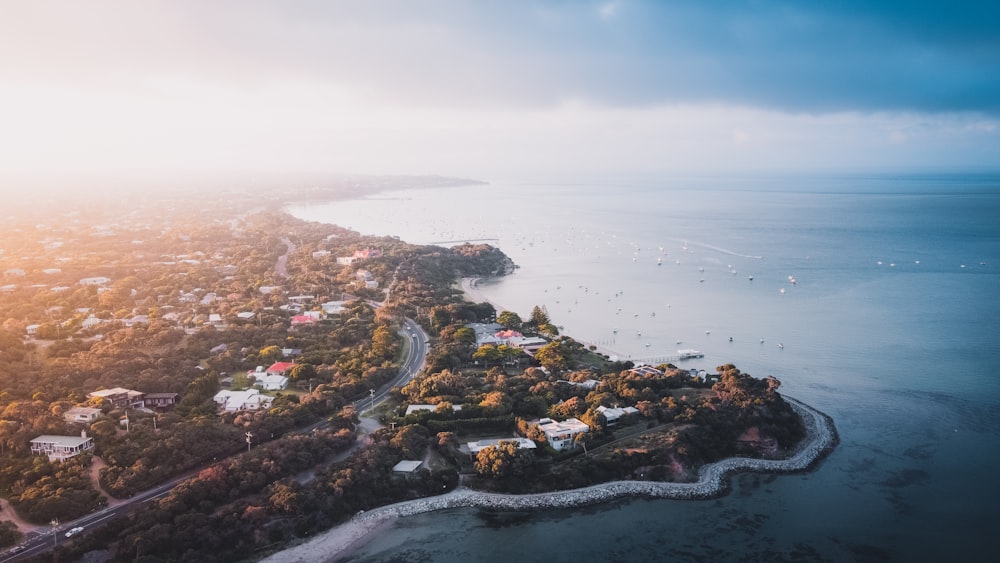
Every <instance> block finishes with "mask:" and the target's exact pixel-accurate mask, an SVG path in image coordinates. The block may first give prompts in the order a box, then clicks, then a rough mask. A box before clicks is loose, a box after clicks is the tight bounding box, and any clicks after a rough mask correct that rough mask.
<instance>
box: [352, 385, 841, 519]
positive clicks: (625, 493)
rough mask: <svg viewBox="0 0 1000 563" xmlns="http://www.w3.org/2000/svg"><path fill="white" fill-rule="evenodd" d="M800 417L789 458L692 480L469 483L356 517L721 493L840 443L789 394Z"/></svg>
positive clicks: (719, 469) (749, 461) (719, 466)
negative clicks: (740, 476) (505, 486)
mask: <svg viewBox="0 0 1000 563" xmlns="http://www.w3.org/2000/svg"><path fill="white" fill-rule="evenodd" d="M786 400H788V402H789V403H790V404H791V405H792V407H793V408H794V409H795V410H796V412H798V413H799V415H800V416H801V417H802V420H803V423H804V424H805V427H806V438H805V439H803V440H802V443H801V444H799V446H798V448H797V449H796V450H795V452H793V453H792V455H790V456H789V457H787V458H785V459H754V458H744V457H731V458H726V459H724V460H721V461H717V462H715V463H710V464H707V465H705V466H703V467H702V468H701V470H700V471H699V472H698V475H699V477H698V480H697V481H695V482H693V483H663V482H656V481H612V482H609V483H601V484H599V485H593V486H590V487H585V488H582V489H572V490H567V491H553V492H549V493H538V494H530V495H505V494H498V493H484V492H479V491H473V490H471V489H466V488H461V487H460V488H458V489H455V490H454V491H452V492H450V493H447V494H444V495H441V496H438V497H431V498H424V499H416V500H411V501H406V502H401V503H398V504H392V505H388V506H383V507H380V508H377V509H375V510H372V511H370V512H369V513H365V514H362V515H359V516H358V518H381V517H384V516H386V515H390V516H393V517H398V516H409V515H413V514H419V513H422V512H429V511H432V510H443V509H448V508H462V507H479V508H484V509H488V510H515V511H521V510H541V509H547V508H566V507H573V506H582V505H587V504H596V503H602V502H607V501H610V500H615V499H619V498H623V497H650V498H671V499H704V498H713V497H718V496H720V495H722V494H724V493H725V492H726V491H727V490H728V487H729V477H730V476H731V475H733V474H735V473H742V472H760V473H797V472H801V471H806V470H808V469H809V468H811V467H812V466H813V465H815V464H816V463H817V462H818V461H819V460H821V459H822V458H823V457H824V456H826V454H827V453H829V452H830V451H831V450H832V449H833V448H834V447H835V446H836V444H837V442H838V437H837V430H836V428H835V427H834V425H833V421H832V420H831V419H830V417H828V416H826V415H825V414H823V413H821V412H819V411H817V410H815V409H813V408H812V407H809V406H808V405H806V404H804V403H802V402H800V401H797V400H795V399H790V398H787V397H786Z"/></svg>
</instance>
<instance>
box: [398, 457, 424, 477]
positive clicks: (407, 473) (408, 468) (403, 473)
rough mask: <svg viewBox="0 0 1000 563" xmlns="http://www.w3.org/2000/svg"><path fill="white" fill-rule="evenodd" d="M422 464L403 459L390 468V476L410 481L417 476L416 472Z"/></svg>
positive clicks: (417, 461)
mask: <svg viewBox="0 0 1000 563" xmlns="http://www.w3.org/2000/svg"><path fill="white" fill-rule="evenodd" d="M423 464H424V462H422V461H420V460H414V459H404V460H403V461H401V462H399V463H397V464H396V465H393V466H392V474H393V475H394V476H399V477H404V478H406V479H410V478H413V477H416V476H417V470H418V469H420V466H421V465H423Z"/></svg>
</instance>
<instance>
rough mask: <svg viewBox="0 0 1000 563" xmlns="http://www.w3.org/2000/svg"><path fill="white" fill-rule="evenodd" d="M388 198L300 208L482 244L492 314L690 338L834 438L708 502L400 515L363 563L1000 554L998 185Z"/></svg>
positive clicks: (439, 193) (636, 350) (641, 188)
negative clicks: (996, 548) (820, 458)
mask: <svg viewBox="0 0 1000 563" xmlns="http://www.w3.org/2000/svg"><path fill="white" fill-rule="evenodd" d="M386 195H387V194H380V196H379V198H380V199H377V200H374V199H373V200H359V201H351V202H336V203H332V204H327V205H318V206H310V207H301V208H294V209H291V211H292V212H293V213H294V214H295V215H297V216H299V217H302V218H305V219H313V220H324V221H328V222H333V223H338V224H341V225H343V226H347V227H352V228H354V229H356V230H359V231H361V232H363V233H366V234H380V235H384V234H390V235H398V236H400V237H401V238H403V239H404V240H407V241H409V242H414V243H428V242H441V241H451V240H460V239H491V240H490V241H489V242H490V243H491V244H495V245H497V246H499V247H500V248H501V249H503V250H504V251H505V252H506V253H507V254H508V255H510V256H511V257H512V258H513V260H514V261H515V263H517V264H518V265H519V266H520V269H519V270H518V271H517V272H516V273H515V274H514V275H512V276H509V277H506V278H503V279H501V280H496V281H484V282H483V283H481V287H482V288H483V290H484V292H485V293H486V294H487V295H488V296H489V298H490V299H491V301H493V302H495V303H500V304H503V305H504V306H505V307H509V308H512V309H513V310H515V311H517V312H518V313H520V314H521V315H522V316H527V314H528V313H529V312H530V310H531V308H532V307H533V306H534V305H536V304H537V305H545V306H546V308H547V309H548V311H549V313H550V315H551V317H552V319H553V321H554V323H555V324H557V325H561V326H563V327H564V332H566V333H567V334H570V335H572V336H573V337H574V338H577V339H578V340H583V341H587V342H592V343H594V344H597V345H600V346H602V347H605V348H609V349H612V350H614V351H615V353H616V354H617V355H619V356H620V357H622V358H630V359H633V360H641V359H649V360H656V359H659V358H665V357H669V356H671V355H673V354H675V353H676V349H678V348H696V349H698V350H701V351H702V352H704V353H705V355H706V356H705V358H704V359H703V360H691V361H686V362H684V363H683V364H682V365H683V366H685V367H699V368H705V369H710V370H711V369H712V368H714V367H715V366H717V365H720V364H722V363H727V362H732V363H734V364H736V365H737V366H738V367H740V368H741V369H742V370H743V371H746V372H749V373H752V374H754V375H756V376H764V375H768V374H773V375H774V376H776V377H778V378H779V379H780V380H781V381H782V382H783V387H782V392H785V393H787V394H789V395H791V396H794V397H796V398H799V399H801V400H803V401H805V402H807V403H809V404H810V405H812V406H814V407H816V408H818V409H820V410H822V411H824V412H826V413H827V414H829V415H830V416H832V417H833V419H834V421H835V422H836V424H837V427H838V430H839V432H840V435H841V445H840V446H839V448H838V449H837V450H836V451H834V452H833V454H832V455H831V456H830V457H829V458H828V459H827V460H826V461H825V462H824V463H823V464H822V465H821V466H820V467H819V469H818V470H817V471H815V472H813V473H811V474H808V475H793V476H780V477H773V476H751V475H745V476H740V477H738V478H737V479H736V480H735V483H734V487H733V492H732V494H730V495H729V496H727V497H725V498H722V499H718V500H712V501H646V500H637V501H631V502H621V503H615V504H613V505H609V506H605V507H596V508H594V507H592V508H586V509H580V510H565V511H550V512H545V513H540V514H530V515H515V516H511V515H503V516H502V517H501V516H495V515H493V516H491V515H483V514H480V513H479V512H478V511H474V510H456V511H447V512H442V513H435V514H428V515H421V516H415V517H410V518H405V519H402V520H400V521H399V522H398V523H397V524H396V525H395V527H394V528H392V529H391V530H390V531H388V532H386V533H383V534H381V535H379V536H378V537H377V538H375V539H373V540H372V541H371V542H369V543H368V544H367V545H365V546H364V547H362V548H361V549H359V550H358V551H357V552H355V554H354V555H353V556H352V559H353V560H358V561H393V560H397V561H459V560H463V561H467V560H470V559H471V560H478V561H483V560H488V561H500V560H509V559H511V558H521V559H525V558H527V559H531V560H542V559H544V560H547V561H570V560H576V559H579V558H581V557H594V556H598V557H601V558H604V559H610V560H638V561H647V560H673V561H708V560H726V561H728V560H734V559H737V560H744V561H753V560H761V561H782V560H787V561H822V560H827V561H845V560H846V561H850V560H856V561H883V560H896V561H914V560H940V559H944V558H954V557H955V556H957V555H961V557H962V558H963V559H964V560H982V561H985V560H992V559H993V558H992V557H991V556H990V555H991V551H992V549H993V544H994V543H995V541H994V540H993V538H992V535H991V532H992V531H993V530H994V529H996V528H997V525H998V524H1000V508H998V507H997V505H996V502H995V501H996V499H1000V485H998V484H997V483H996V481H995V479H994V478H993V473H994V471H995V470H994V468H995V466H996V465H997V462H998V461H1000V447H998V446H1000V431H998V429H997V428H998V425H997V423H998V422H1000V378H997V377H996V376H995V374H994V373H993V370H992V367H993V366H994V364H996V362H997V360H1000V343H998V340H997V337H996V335H997V328H998V326H1000V321H998V314H1000V299H998V297H1000V295H998V294H1000V290H998V288H1000V284H998V281H1000V280H998V277H997V274H998V272H1000V270H998V266H1000V227H998V226H997V225H996V221H995V218H996V217H1000V180H998V179H997V178H993V177H989V176H936V177H928V176H903V177H884V176H883V177H868V178H862V177H826V178H818V177H817V178H807V177H799V178H795V179H788V178H785V179H772V180H767V179H729V180H712V179H696V180H682V181H673V182H662V183H650V184H642V185H635V184H633V185H615V184H606V185H581V184H563V185H541V186H540V185H530V184H513V183H510V184H495V185H490V186H476V187H467V188H450V189H440V190H425V191H413V192H399V193H394V194H388V195H389V196H390V197H394V198H400V199H386ZM398 217H406V219H404V220H403V221H399V220H398V219H395V220H394V219H391V218H398ZM661 247H662V249H661ZM658 259H659V260H658ZM678 261H679V262H680V263H679V264H678ZM879 261H881V262H882V264H881V265H880V264H878V262H879ZM918 261H919V263H918ZM658 262H659V263H658ZM981 262H982V263H983V264H982V265H981V264H980V263H981ZM893 264H894V266H893ZM963 264H964V266H965V267H962V265H963ZM733 271H735V272H736V273H732V272H733ZM751 275H752V276H753V280H752V281H751V280H750V279H749V276H751ZM788 276H793V277H794V278H795V280H796V283H795V284H794V285H793V284H791V283H790V281H789V279H788ZM782 289H784V292H783V293H782V292H781V290H782ZM619 309H620V310H619ZM613 329H617V333H614V332H613ZM638 333H641V335H639V334H638ZM730 337H732V341H731V342H730V340H729V338H730ZM761 339H763V340H764V342H763V343H762V342H761ZM678 341H680V344H678V343H677V342H678ZM779 343H781V344H782V345H783V348H779V346H778V344H779ZM647 345H648V346H647Z"/></svg>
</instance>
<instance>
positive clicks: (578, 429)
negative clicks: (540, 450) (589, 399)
mask: <svg viewBox="0 0 1000 563" xmlns="http://www.w3.org/2000/svg"><path fill="white" fill-rule="evenodd" d="M538 428H539V429H541V431H542V432H544V433H545V439H546V440H547V441H548V442H549V445H550V446H552V449H554V450H556V451H562V450H568V449H570V448H572V447H574V446H575V443H574V441H573V440H574V438H576V435H577V434H582V433H584V432H590V427H589V426H587V425H586V424H584V423H583V421H581V420H580V419H578V418H567V419H566V420H564V421H562V422H557V421H555V420H552V419H551V418H543V419H541V420H539V421H538Z"/></svg>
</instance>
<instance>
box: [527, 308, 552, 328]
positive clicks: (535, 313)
mask: <svg viewBox="0 0 1000 563" xmlns="http://www.w3.org/2000/svg"><path fill="white" fill-rule="evenodd" d="M551 322H552V319H550V318H549V311H548V310H547V309H546V308H545V305H542V306H541V307H539V306H538V305H535V307H534V308H533V309H532V310H531V324H533V325H535V327H536V328H537V327H541V326H542V325H547V324H550V323H551Z"/></svg>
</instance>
